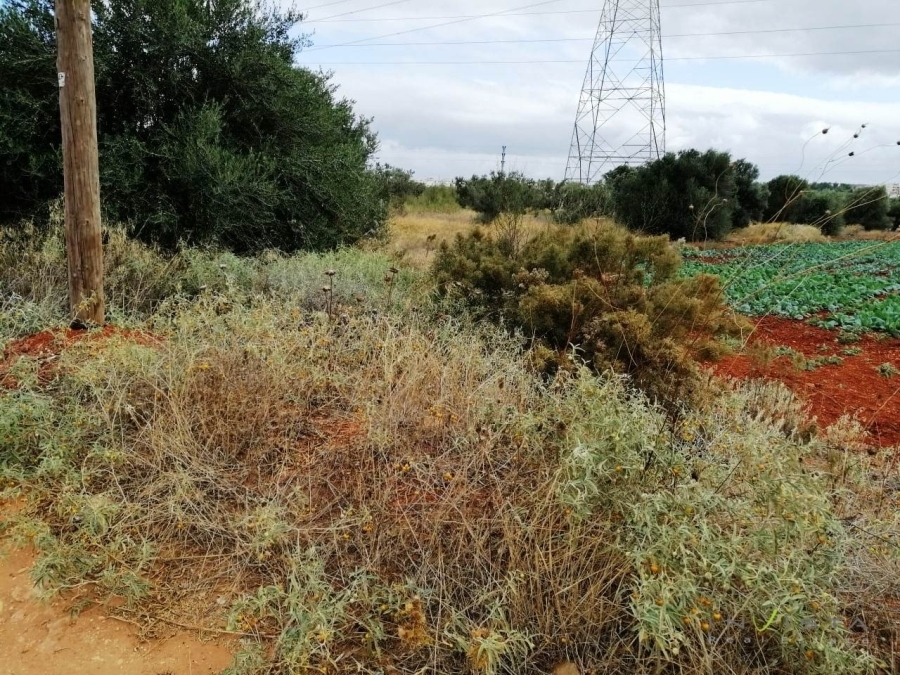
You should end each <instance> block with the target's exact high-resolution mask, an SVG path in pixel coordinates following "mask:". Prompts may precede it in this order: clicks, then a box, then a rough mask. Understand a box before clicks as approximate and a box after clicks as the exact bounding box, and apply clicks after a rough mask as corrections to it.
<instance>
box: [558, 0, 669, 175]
mask: <svg viewBox="0 0 900 675" xmlns="http://www.w3.org/2000/svg"><path fill="white" fill-rule="evenodd" d="M659 14H660V13H659V0H604V3H603V13H602V14H601V16H600V26H599V28H598V29H597V37H596V38H595V39H594V47H593V49H592V51H591V60H590V62H589V63H588V67H587V74H586V75H585V76H584V87H583V88H582V92H581V100H580V101H579V103H578V115H577V116H576V118H575V131H574V133H573V134H572V148H571V150H569V162H568V165H567V167H566V180H567V181H574V182H579V183H583V184H585V185H593V184H594V183H596V182H598V181H599V180H600V179H601V178H602V177H603V174H604V173H606V172H607V171H609V170H611V169H612V168H614V166H618V165H621V164H629V165H633V164H643V163H645V162H649V161H652V160H654V159H658V158H659V157H661V156H662V155H663V154H664V153H665V149H666V147H665V146H666V96H665V83H664V80H663V53H662V33H661V32H660V16H659Z"/></svg>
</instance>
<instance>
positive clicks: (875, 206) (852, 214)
mask: <svg viewBox="0 0 900 675" xmlns="http://www.w3.org/2000/svg"><path fill="white" fill-rule="evenodd" d="M845 208H846V215H845V216H844V217H845V219H846V220H847V222H848V223H850V224H852V225H862V226H863V227H864V228H865V229H866V230H890V229H892V228H893V226H894V221H893V219H892V218H891V217H890V208H891V204H890V200H889V199H888V193H887V189H886V188H885V187H884V186H883V185H879V186H878V187H863V188H857V189H856V190H853V191H852V192H850V193H849V194H847V197H846V207H845Z"/></svg>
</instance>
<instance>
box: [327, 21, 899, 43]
mask: <svg viewBox="0 0 900 675" xmlns="http://www.w3.org/2000/svg"><path fill="white" fill-rule="evenodd" d="M896 26H900V23H861V24H851V25H846V26H813V27H810V28H773V29H765V30H735V31H725V32H720V33H680V34H674V35H664V36H663V39H666V40H667V39H671V38H688V37H712V36H723V35H760V34H764V33H800V32H807V31H822V30H844V29H855V28H890V27H896ZM591 41H593V38H541V39H533V40H457V41H448V42H367V43H365V44H356V45H347V46H348V47H428V46H432V45H434V46H451V45H497V44H536V43H545V42H550V43H557V42H591ZM319 46H320V47H322V48H325V47H337V46H339V45H319Z"/></svg>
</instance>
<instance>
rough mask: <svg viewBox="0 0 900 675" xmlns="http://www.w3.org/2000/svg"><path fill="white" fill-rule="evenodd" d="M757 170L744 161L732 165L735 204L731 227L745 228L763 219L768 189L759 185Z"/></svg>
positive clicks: (740, 160) (753, 165) (754, 166)
mask: <svg viewBox="0 0 900 675" xmlns="http://www.w3.org/2000/svg"><path fill="white" fill-rule="evenodd" d="M758 181H759V168H758V167H757V166H756V165H755V164H752V163H750V162H748V161H747V160H746V159H739V160H737V161H736V162H735V163H734V187H735V200H736V202H735V204H734V209H733V215H732V225H733V226H734V227H735V228H741V227H747V226H748V225H749V224H750V223H752V222H758V221H761V220H762V219H763V214H764V213H765V210H766V206H767V204H768V199H769V189H768V187H767V186H766V185H764V184H762V183H759V182H758Z"/></svg>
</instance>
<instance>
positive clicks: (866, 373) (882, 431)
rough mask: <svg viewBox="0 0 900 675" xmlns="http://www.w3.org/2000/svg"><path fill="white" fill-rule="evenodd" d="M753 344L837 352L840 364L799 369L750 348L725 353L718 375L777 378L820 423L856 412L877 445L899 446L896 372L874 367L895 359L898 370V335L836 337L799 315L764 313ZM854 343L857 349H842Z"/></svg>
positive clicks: (810, 353) (812, 353) (811, 353)
mask: <svg viewBox="0 0 900 675" xmlns="http://www.w3.org/2000/svg"><path fill="white" fill-rule="evenodd" d="M750 344H751V345H754V344H755V345H760V346H765V345H768V346H771V347H779V346H782V347H790V348H791V349H793V350H795V351H797V352H800V353H801V354H803V356H805V357H806V358H807V359H813V358H816V357H828V356H839V357H840V358H842V359H843V363H842V364H841V365H822V366H820V367H818V368H816V369H814V370H801V369H798V368H797V367H796V366H795V364H794V363H793V362H792V360H791V358H790V357H788V356H781V357H778V358H775V359H772V360H771V361H769V362H768V363H766V362H765V361H766V359H761V358H759V357H756V358H754V357H753V356H752V352H753V350H752V349H751V350H750V351H751V354H749V355H748V354H746V353H745V354H740V355H737V356H731V357H726V358H725V359H723V360H722V361H721V362H720V363H718V364H716V365H715V366H714V368H715V372H716V373H717V374H718V375H723V376H727V377H735V378H741V379H747V378H768V379H773V380H779V381H781V382H783V383H784V384H785V385H786V386H787V387H789V388H790V389H791V390H792V391H793V392H794V393H796V394H797V395H799V396H800V397H801V398H802V399H804V400H805V401H807V402H808V403H809V406H810V412H811V414H812V415H814V416H815V417H816V418H817V419H818V422H819V424H820V425H821V426H823V427H827V426H830V425H831V424H834V423H835V422H836V421H837V420H838V419H840V418H841V417H842V416H844V415H855V416H856V417H857V418H858V419H859V421H860V422H861V423H862V424H863V425H864V426H865V427H866V429H867V430H868V432H869V434H870V435H871V440H872V442H873V443H874V444H875V445H878V446H880V447H893V446H898V447H900V375H895V376H893V377H885V376H883V375H882V374H881V373H879V371H878V367H879V366H880V365H882V364H885V363H890V364H893V366H894V367H895V368H896V369H897V370H900V340H895V339H878V338H876V337H875V336H872V335H866V336H863V337H862V339H861V340H860V341H859V342H858V343H855V344H847V345H843V344H840V343H839V342H838V339H837V333H835V332H832V331H828V330H824V329H822V328H817V327H815V326H810V325H808V324H805V323H801V322H798V321H791V320H789V319H780V318H777V317H766V318H764V319H761V320H760V321H759V322H758V325H757V330H756V332H755V333H754V335H753V337H752V338H751V340H750ZM852 348H858V349H861V350H862V352H861V353H860V354H858V355H848V354H847V353H846V352H845V350H847V349H852Z"/></svg>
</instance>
